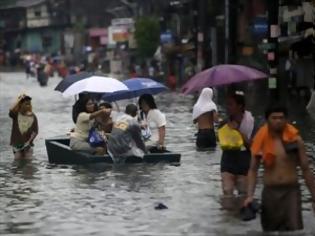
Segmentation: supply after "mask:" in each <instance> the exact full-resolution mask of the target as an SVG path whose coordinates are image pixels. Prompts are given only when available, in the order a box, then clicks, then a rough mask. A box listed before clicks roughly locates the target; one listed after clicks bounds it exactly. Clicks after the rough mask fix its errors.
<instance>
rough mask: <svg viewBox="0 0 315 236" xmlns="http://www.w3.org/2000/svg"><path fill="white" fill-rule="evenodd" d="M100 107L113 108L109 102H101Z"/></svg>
mask: <svg viewBox="0 0 315 236" xmlns="http://www.w3.org/2000/svg"><path fill="white" fill-rule="evenodd" d="M98 107H105V108H110V109H112V108H113V106H112V104H110V103H109V102H101V103H99V104H98Z"/></svg>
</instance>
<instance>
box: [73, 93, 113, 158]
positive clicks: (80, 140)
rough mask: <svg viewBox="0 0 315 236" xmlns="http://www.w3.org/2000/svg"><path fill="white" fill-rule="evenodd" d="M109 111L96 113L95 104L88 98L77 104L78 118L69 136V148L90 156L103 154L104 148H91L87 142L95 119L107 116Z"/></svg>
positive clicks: (103, 110)
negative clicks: (90, 154)
mask: <svg viewBox="0 0 315 236" xmlns="http://www.w3.org/2000/svg"><path fill="white" fill-rule="evenodd" d="M110 112H111V109H107V108H104V109H101V110H98V111H96V104H95V103H94V102H93V100H92V99H91V98H90V97H85V98H83V99H82V100H81V102H80V103H79V104H78V116H77V117H74V119H75V128H74V132H72V133H71V134H70V148H71V149H72V150H76V151H84V152H89V153H92V154H99V155H101V154H105V151H106V150H105V147H96V148H95V147H91V146H90V144H89V142H88V137H89V131H90V129H91V127H92V125H93V123H94V119H95V118H96V117H100V116H102V115H106V116H109V115H110Z"/></svg>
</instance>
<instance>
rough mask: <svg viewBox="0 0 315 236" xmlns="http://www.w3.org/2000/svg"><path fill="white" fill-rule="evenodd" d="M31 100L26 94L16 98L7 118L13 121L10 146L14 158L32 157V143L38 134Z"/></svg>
mask: <svg viewBox="0 0 315 236" xmlns="http://www.w3.org/2000/svg"><path fill="white" fill-rule="evenodd" d="M31 100H32V98H31V97H30V96H27V95H26V94H22V95H20V96H19V97H18V99H17V101H16V102H15V103H14V105H13V106H12V107H11V108H10V111H9V116H10V117H11V119H12V120H13V123H12V130H11V141H10V145H11V146H12V147H13V153H14V158H15V159H16V160H19V159H30V158H31V157H32V155H33V148H32V147H33V146H34V144H33V141H34V139H35V138H36V136H37V134H38V123H37V118H36V115H35V114H34V113H33V112H32V104H31Z"/></svg>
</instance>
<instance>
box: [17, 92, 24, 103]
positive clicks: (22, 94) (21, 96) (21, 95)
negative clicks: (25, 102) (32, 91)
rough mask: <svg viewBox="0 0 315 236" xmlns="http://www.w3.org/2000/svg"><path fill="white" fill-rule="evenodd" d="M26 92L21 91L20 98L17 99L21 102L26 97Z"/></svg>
mask: <svg viewBox="0 0 315 236" xmlns="http://www.w3.org/2000/svg"><path fill="white" fill-rule="evenodd" d="M25 96H26V94H25V93H21V94H20V95H19V96H18V98H17V101H18V102H20V101H21V100H22V99H23V98H25Z"/></svg>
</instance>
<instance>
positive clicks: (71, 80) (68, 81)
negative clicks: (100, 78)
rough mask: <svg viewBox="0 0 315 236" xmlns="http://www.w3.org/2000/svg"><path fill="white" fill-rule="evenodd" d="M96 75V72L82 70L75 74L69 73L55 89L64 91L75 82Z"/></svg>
mask: <svg viewBox="0 0 315 236" xmlns="http://www.w3.org/2000/svg"><path fill="white" fill-rule="evenodd" d="M93 75H95V73H92V72H81V73H79V74H73V75H68V76H67V77H66V78H64V79H63V80H62V81H61V82H60V83H59V84H58V85H57V87H56V88H55V90H57V91H60V92H64V91H65V90H66V89H67V88H68V87H70V86H71V85H72V84H73V83H75V82H77V81H79V80H83V79H86V78H89V77H91V76H93Z"/></svg>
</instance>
